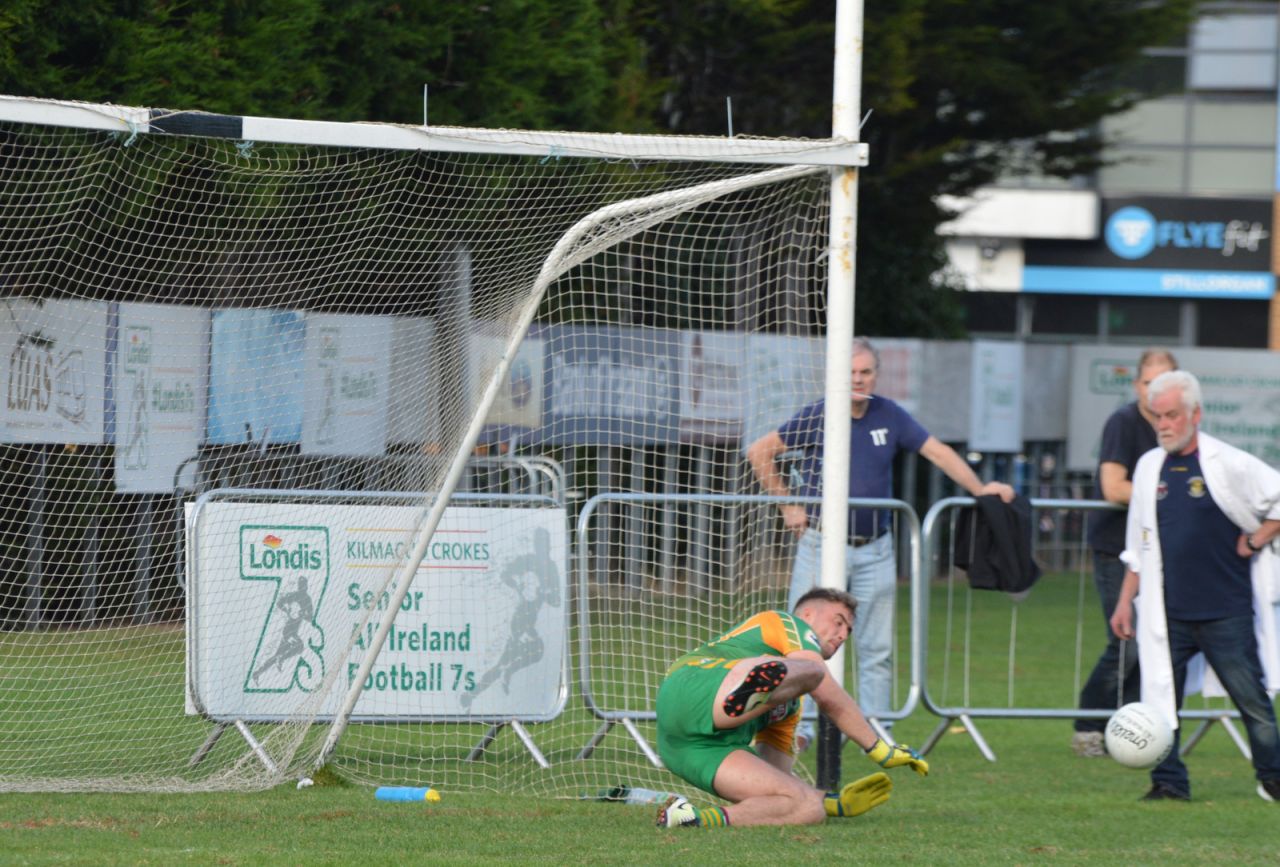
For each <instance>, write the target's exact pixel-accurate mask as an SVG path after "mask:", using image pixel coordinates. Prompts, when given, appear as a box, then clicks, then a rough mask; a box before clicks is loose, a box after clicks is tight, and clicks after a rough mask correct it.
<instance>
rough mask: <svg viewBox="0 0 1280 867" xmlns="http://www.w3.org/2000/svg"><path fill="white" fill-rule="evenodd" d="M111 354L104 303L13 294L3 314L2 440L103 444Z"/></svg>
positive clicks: (0, 335) (0, 353)
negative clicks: (39, 298)
mask: <svg viewBox="0 0 1280 867" xmlns="http://www.w3.org/2000/svg"><path fill="white" fill-rule="evenodd" d="M106 359H107V305H106V304H105V303H103V302H97V301H57V300H48V301H34V300H28V299H22V298H13V299H9V300H8V301H7V302H6V303H5V310H4V312H3V313H0V365H2V366H3V371H0V376H3V382H4V384H5V401H4V409H3V413H0V442H6V443H75V444H79V445H96V444H98V443H101V442H102V440H103V436H104V427H103V415H104V403H105V401H104V397H103V391H104V388H103V386H104V384H105V382H106V363H107V360H106Z"/></svg>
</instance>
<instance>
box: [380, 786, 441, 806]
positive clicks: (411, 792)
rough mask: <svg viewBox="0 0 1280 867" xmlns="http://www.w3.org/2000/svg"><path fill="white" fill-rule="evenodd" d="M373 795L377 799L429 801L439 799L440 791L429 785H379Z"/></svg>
mask: <svg viewBox="0 0 1280 867" xmlns="http://www.w3.org/2000/svg"><path fill="white" fill-rule="evenodd" d="M373 796H374V797H375V798H377V799H378V800H379V801H430V802H432V803H434V802H436V801H438V800H440V793H439V792H437V791H436V790H435V789H433V788H431V787H430V786H379V787H378V789H377V791H375V792H374V793H373Z"/></svg>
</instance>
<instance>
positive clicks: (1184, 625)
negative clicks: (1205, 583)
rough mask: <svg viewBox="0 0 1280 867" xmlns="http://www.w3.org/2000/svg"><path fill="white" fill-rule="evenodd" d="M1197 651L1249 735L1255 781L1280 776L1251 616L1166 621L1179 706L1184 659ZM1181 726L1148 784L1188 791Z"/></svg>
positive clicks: (1279, 741) (1278, 746)
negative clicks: (1170, 748)
mask: <svg viewBox="0 0 1280 867" xmlns="http://www.w3.org/2000/svg"><path fill="white" fill-rule="evenodd" d="M1196 651H1202V652H1203V653H1204V657H1205V660H1207V661H1208V663H1209V664H1210V665H1211V666H1213V670H1214V671H1215V672H1217V674H1218V679H1219V680H1220V681H1222V685H1223V687H1225V688H1226V690H1227V695H1229V696H1231V700H1232V701H1233V702H1235V706H1236V707H1237V708H1238V709H1239V710H1240V716H1241V718H1242V720H1243V722H1244V728H1245V732H1246V733H1247V734H1248V736H1249V749H1250V750H1251V751H1252V752H1253V768H1254V772H1255V774H1256V776H1257V778H1258V780H1259V781H1266V780H1280V730H1277V729H1276V711H1275V707H1274V706H1273V705H1272V704H1271V698H1270V696H1268V695H1267V692H1266V689H1264V688H1263V679H1262V663H1261V662H1259V661H1258V641H1257V638H1256V637H1255V636H1254V632H1253V616H1252V615H1246V616H1242V617H1224V618H1222V619H1221V620H1173V619H1170V620H1169V657H1170V660H1171V661H1172V663H1173V682H1174V684H1175V686H1176V688H1177V696H1178V707H1179V709H1181V707H1182V694H1183V689H1184V687H1185V686H1186V679H1187V662H1188V660H1190V659H1191V657H1193V656H1195V654H1196ZM1180 735H1181V729H1177V730H1175V731H1174V733H1173V749H1172V750H1171V751H1170V753H1169V758H1167V759H1165V760H1164V761H1163V762H1161V763H1160V764H1158V765H1156V766H1155V768H1154V769H1153V770H1152V771H1151V782H1153V783H1162V784H1164V785H1166V786H1169V787H1170V788H1173V789H1176V790H1177V791H1179V792H1183V793H1185V794H1187V795H1190V794H1191V781H1190V779H1189V777H1188V776H1187V766H1186V765H1185V764H1183V762H1182V759H1181V758H1180V757H1179V756H1178V743H1179V741H1180V739H1181V738H1180Z"/></svg>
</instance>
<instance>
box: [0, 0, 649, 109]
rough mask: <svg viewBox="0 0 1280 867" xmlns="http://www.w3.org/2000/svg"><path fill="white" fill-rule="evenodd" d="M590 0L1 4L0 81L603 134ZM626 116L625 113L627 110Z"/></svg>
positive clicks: (156, 101)
mask: <svg viewBox="0 0 1280 867" xmlns="http://www.w3.org/2000/svg"><path fill="white" fill-rule="evenodd" d="M601 26H602V22H601V16H600V12H599V8H598V3H597V2H596V0H502V2H492V3H459V2H456V0H400V2H387V0H263V2H259V3H245V2H243V0H202V2H199V3H196V2H165V0H10V2H9V3H8V4H7V5H6V7H5V8H4V10H3V11H0V92H3V93H9V94H15V95H20V96H36V97H45V98H51V99H79V100H87V101H93V102H116V103H122V104H125V105H139V106H152V107H160V108H183V109H192V108H197V109H203V110H206V111H214V112H224V113H228V114H258V115H272V116H282V117H295V118H304V119H323V120H348V121H354V120H380V121H391V122H397V123H410V124H420V123H422V117H423V86H424V85H426V86H427V87H428V88H429V96H430V100H429V106H430V120H431V122H432V123H433V124H470V125H483V126H509V127H527V128H543V129H545V128H555V127H575V128H585V129H605V128H608V124H609V122H612V121H616V120H618V119H619V118H618V116H617V111H616V108H615V106H614V105H612V104H610V102H609V101H608V100H607V98H606V96H607V94H608V93H609V91H610V89H611V83H610V82H611V79H610V69H609V66H608V65H607V63H606V60H607V59H608V57H610V56H617V57H625V56H627V55H628V54H630V55H634V53H635V50H634V48H633V47H628V41H629V39H630V37H628V36H627V35H626V34H618V33H614V34H613V35H611V36H610V37H609V38H608V39H604V40H602V39H601V38H600V36H599V32H600V29H601ZM622 119H624V120H625V118H622Z"/></svg>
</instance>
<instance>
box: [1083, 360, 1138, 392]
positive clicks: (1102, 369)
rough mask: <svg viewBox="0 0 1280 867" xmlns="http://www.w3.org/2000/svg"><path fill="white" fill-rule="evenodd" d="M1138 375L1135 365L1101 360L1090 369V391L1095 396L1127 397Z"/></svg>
mask: <svg viewBox="0 0 1280 867" xmlns="http://www.w3.org/2000/svg"><path fill="white" fill-rule="evenodd" d="M1136 373H1137V365H1135V364H1132V363H1129V362H1123V361H1109V360H1107V359H1103V358H1099V359H1097V360H1095V361H1094V362H1093V364H1092V365H1091V366H1090V368H1089V390H1090V391H1092V392H1093V393H1094V394H1119V395H1127V394H1128V393H1129V392H1130V390H1132V388H1133V377H1134V375H1135V374H1136Z"/></svg>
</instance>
